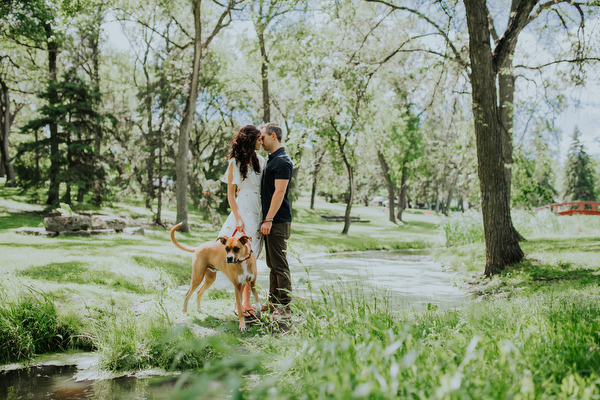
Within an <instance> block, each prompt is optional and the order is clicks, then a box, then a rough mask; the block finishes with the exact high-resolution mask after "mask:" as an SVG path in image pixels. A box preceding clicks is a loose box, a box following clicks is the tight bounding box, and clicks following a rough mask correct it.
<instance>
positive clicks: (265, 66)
mask: <svg viewBox="0 0 600 400" xmlns="http://www.w3.org/2000/svg"><path fill="white" fill-rule="evenodd" d="M256 33H257V35H258V42H259V45H260V55H261V65H260V76H261V77H262V96H263V123H265V124H267V123H269V122H271V101H270V98H269V58H268V56H267V48H266V47H265V27H264V26H263V25H262V23H259V24H257V26H256Z"/></svg>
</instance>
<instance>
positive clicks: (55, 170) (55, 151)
mask: <svg viewBox="0 0 600 400" xmlns="http://www.w3.org/2000/svg"><path fill="white" fill-rule="evenodd" d="M45 30H46V38H47V40H48V73H49V78H50V79H49V86H50V87H49V91H48V101H49V102H50V105H51V106H53V105H55V104H57V103H58V93H57V91H56V86H55V85H56V83H57V76H58V72H57V66H56V60H57V57H58V43H57V42H56V40H53V36H54V32H53V30H52V26H51V24H50V23H47V24H46V25H45ZM49 126H50V171H49V172H50V189H49V190H48V200H46V204H49V205H58V203H59V198H60V195H59V192H60V181H59V175H60V154H59V142H60V138H59V137H58V125H57V123H56V122H51V123H50V124H49Z"/></svg>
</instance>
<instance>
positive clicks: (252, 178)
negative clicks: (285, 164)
mask: <svg viewBox="0 0 600 400" xmlns="http://www.w3.org/2000/svg"><path fill="white" fill-rule="evenodd" d="M257 156H258V163H259V165H260V173H256V172H255V171H254V169H253V168H252V167H251V166H250V165H249V166H248V173H247V176H246V179H242V175H241V174H240V167H239V164H238V163H237V162H236V161H235V160H234V159H231V160H229V166H228V167H227V171H225V175H223V177H222V178H221V181H223V182H225V183H228V175H229V169H230V168H233V180H232V182H231V183H233V184H234V185H237V187H238V188H239V189H240V191H239V192H238V194H237V197H236V199H235V200H236V203H237V206H238V211H239V213H240V217H242V220H243V221H244V231H246V235H247V236H250V237H251V238H252V241H251V242H250V247H251V248H252V251H253V252H254V254H255V256H256V258H258V256H259V255H260V252H261V250H262V246H263V235H262V233H261V232H260V222H261V221H262V204H261V201H260V183H261V181H262V174H263V171H264V170H265V165H266V162H265V159H264V158H263V157H261V156H260V155H258V154H257ZM235 225H236V224H235V215H234V214H233V212H231V213H230V214H229V216H228V217H227V220H226V221H225V223H224V224H223V227H222V228H221V230H220V231H219V235H218V236H217V237H221V236H229V237H231V236H232V235H233V232H234V231H235ZM242 235H243V233H241V232H236V234H235V236H237V237H240V236H242ZM228 284H229V285H231V283H229V280H228V279H227V278H226V277H225V274H223V273H222V272H220V271H219V273H218V274H217V280H216V281H215V284H214V287H215V288H216V289H223V288H225V287H227V286H228Z"/></svg>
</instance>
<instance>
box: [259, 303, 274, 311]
mask: <svg viewBox="0 0 600 400" xmlns="http://www.w3.org/2000/svg"><path fill="white" fill-rule="evenodd" d="M260 311H262V312H267V311H268V312H270V313H272V312H273V311H275V306H273V303H269V304H268V305H267V304H265V305H264V306H262V307H261V308H260Z"/></svg>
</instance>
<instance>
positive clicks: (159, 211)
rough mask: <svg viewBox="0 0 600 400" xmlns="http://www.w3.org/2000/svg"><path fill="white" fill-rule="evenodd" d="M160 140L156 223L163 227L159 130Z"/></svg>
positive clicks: (161, 162) (160, 143)
mask: <svg viewBox="0 0 600 400" xmlns="http://www.w3.org/2000/svg"><path fill="white" fill-rule="evenodd" d="M158 135H159V137H158V140H159V147H158V176H159V178H158V196H157V197H158V203H157V205H156V219H155V220H154V222H155V223H156V224H157V225H162V198H163V191H164V190H163V182H162V167H163V161H162V134H161V131H160V130H159V132H158Z"/></svg>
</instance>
